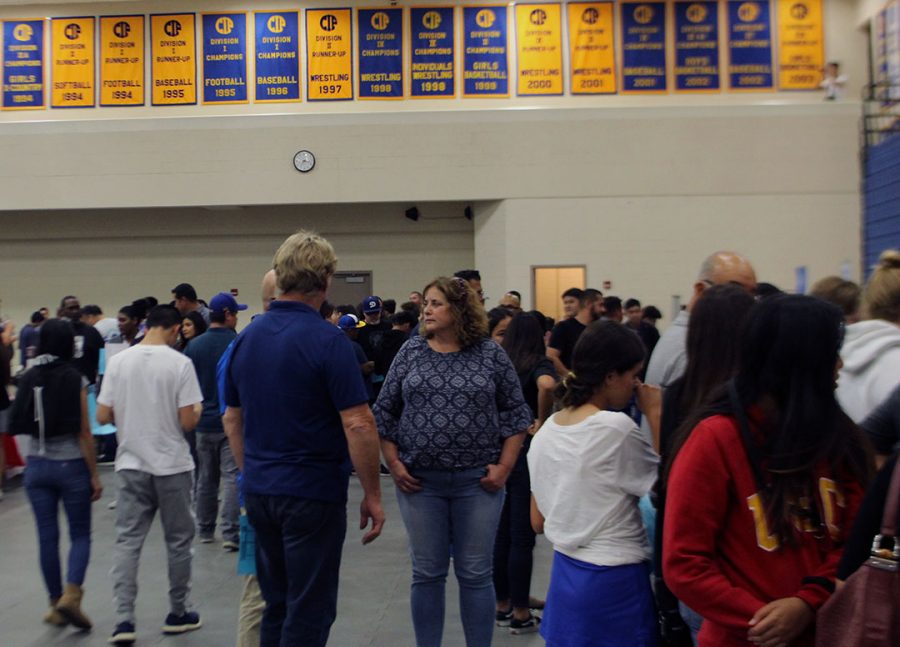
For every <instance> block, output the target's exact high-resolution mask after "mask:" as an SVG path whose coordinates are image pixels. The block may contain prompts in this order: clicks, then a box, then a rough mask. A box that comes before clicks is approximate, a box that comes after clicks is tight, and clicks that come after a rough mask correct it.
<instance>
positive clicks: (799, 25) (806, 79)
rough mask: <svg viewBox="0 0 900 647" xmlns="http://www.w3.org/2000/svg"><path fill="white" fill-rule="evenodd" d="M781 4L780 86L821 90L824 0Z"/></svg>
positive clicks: (783, 0)
mask: <svg viewBox="0 0 900 647" xmlns="http://www.w3.org/2000/svg"><path fill="white" fill-rule="evenodd" d="M776 2H777V3H778V87H779V89H781V90H818V89H819V83H821V81H822V69H823V68H824V67H825V46H824V41H823V25H822V0H776Z"/></svg>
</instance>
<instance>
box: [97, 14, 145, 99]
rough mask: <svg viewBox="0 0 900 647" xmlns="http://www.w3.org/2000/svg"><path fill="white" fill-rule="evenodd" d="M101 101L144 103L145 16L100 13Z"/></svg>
mask: <svg viewBox="0 0 900 647" xmlns="http://www.w3.org/2000/svg"><path fill="white" fill-rule="evenodd" d="M100 105H101V106H142V105H144V17H143V16H101V17H100Z"/></svg>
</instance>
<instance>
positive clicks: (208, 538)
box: [198, 532, 215, 544]
mask: <svg viewBox="0 0 900 647" xmlns="http://www.w3.org/2000/svg"><path fill="white" fill-rule="evenodd" d="M198 537H199V538H200V543H201V544H211V543H213V542H214V541H215V538H214V537H213V536H212V535H208V534H206V533H205V532H201V533H200V534H199V535H198Z"/></svg>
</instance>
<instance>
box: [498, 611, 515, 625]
mask: <svg viewBox="0 0 900 647" xmlns="http://www.w3.org/2000/svg"><path fill="white" fill-rule="evenodd" d="M512 617H513V614H512V607H510V608H509V609H507V610H506V611H498V612H497V615H496V620H497V626H498V627H508V626H509V623H510V621H511V620H512Z"/></svg>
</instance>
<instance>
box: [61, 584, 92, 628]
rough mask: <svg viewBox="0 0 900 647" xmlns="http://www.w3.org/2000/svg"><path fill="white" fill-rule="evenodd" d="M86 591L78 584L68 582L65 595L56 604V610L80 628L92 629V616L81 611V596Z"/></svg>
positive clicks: (64, 591) (64, 590)
mask: <svg viewBox="0 0 900 647" xmlns="http://www.w3.org/2000/svg"><path fill="white" fill-rule="evenodd" d="M83 594H84V592H83V591H82V590H81V587H80V586H78V585H77V584H66V588H65V589H63V596H62V597H61V598H60V599H59V603H58V604H57V605H56V610H57V611H59V613H60V614H61V615H62V617H63V618H65V619H66V620H68V621H69V622H71V623H72V624H73V625H75V626H76V627H78V628H79V629H90V628H91V627H92V626H93V623H92V622H91V620H90V618H88V617H87V616H86V615H84V613H82V611H81V596H82V595H83Z"/></svg>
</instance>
